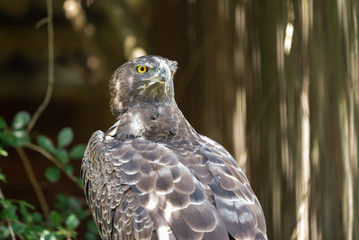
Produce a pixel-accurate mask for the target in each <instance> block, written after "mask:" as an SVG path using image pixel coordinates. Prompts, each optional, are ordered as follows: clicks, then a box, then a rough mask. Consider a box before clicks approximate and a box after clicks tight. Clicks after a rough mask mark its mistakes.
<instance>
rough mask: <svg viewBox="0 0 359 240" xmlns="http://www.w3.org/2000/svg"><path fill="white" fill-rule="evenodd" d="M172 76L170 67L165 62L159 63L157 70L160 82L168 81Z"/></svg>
mask: <svg viewBox="0 0 359 240" xmlns="http://www.w3.org/2000/svg"><path fill="white" fill-rule="evenodd" d="M171 78H172V74H171V69H169V67H168V65H167V64H165V63H161V64H160V70H159V72H158V80H159V81H162V82H169V81H170V80H171Z"/></svg>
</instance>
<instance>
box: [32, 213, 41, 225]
mask: <svg viewBox="0 0 359 240" xmlns="http://www.w3.org/2000/svg"><path fill="white" fill-rule="evenodd" d="M32 218H33V220H34V223H40V222H42V215H41V214H40V213H38V212H36V213H34V214H33V215H32Z"/></svg>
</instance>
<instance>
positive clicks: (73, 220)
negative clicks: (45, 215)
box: [66, 214, 80, 230]
mask: <svg viewBox="0 0 359 240" xmlns="http://www.w3.org/2000/svg"><path fill="white" fill-rule="evenodd" d="M79 224H80V221H79V219H78V218H77V217H76V216H75V214H71V215H70V216H69V217H68V218H67V219H66V229H68V230H73V229H75V228H77V226H78V225H79Z"/></svg>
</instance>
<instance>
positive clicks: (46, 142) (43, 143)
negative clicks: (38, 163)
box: [37, 135, 57, 154]
mask: <svg viewBox="0 0 359 240" xmlns="http://www.w3.org/2000/svg"><path fill="white" fill-rule="evenodd" d="M37 144H38V145H39V146H40V147H42V148H43V149H45V150H46V151H48V152H50V153H52V154H55V153H56V151H57V150H56V148H55V146H54V144H52V141H51V140H50V139H49V138H48V137H46V136H44V135H39V136H38V137H37Z"/></svg>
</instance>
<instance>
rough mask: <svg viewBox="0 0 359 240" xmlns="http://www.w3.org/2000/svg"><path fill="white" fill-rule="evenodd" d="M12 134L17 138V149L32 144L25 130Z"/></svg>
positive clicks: (15, 143) (15, 131)
mask: <svg viewBox="0 0 359 240" xmlns="http://www.w3.org/2000/svg"><path fill="white" fill-rule="evenodd" d="M12 134H13V136H14V137H15V142H14V143H13V145H14V146H16V147H21V146H24V145H26V144H27V143H29V142H30V138H29V136H27V133H26V131H25V129H21V130H14V131H13V133H12Z"/></svg>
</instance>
